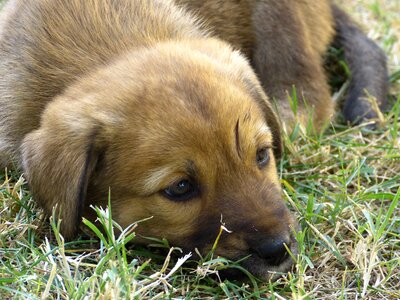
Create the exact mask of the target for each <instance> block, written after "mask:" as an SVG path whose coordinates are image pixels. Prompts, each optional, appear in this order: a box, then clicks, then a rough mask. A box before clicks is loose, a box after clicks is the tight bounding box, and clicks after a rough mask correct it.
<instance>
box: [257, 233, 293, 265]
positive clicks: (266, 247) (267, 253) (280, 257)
mask: <svg viewBox="0 0 400 300" xmlns="http://www.w3.org/2000/svg"><path fill="white" fill-rule="evenodd" d="M287 248H290V240H289V239H288V238H284V237H276V238H268V239H264V240H261V241H259V244H258V245H256V246H255V247H254V248H253V249H252V250H253V251H254V252H255V253H257V255H258V256H260V257H261V258H263V259H265V260H266V261H267V262H268V264H269V265H271V266H278V265H280V264H281V263H282V262H283V261H285V260H286V259H287V258H288V256H289V253H288V252H287V250H286V249H287Z"/></svg>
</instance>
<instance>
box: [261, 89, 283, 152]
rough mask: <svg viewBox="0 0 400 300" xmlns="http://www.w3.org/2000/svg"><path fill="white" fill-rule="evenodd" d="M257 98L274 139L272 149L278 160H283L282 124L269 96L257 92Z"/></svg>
mask: <svg viewBox="0 0 400 300" xmlns="http://www.w3.org/2000/svg"><path fill="white" fill-rule="evenodd" d="M256 95H257V96H256V97H255V99H256V100H257V102H258V104H259V105H260V107H261V109H262V110H263V112H264V116H265V120H266V122H267V124H268V126H269V128H270V129H271V133H272V138H273V143H274V144H273V146H274V148H273V149H272V150H273V151H274V156H275V159H276V160H279V159H281V157H282V152H283V144H282V132H281V124H280V122H279V119H278V115H277V113H276V112H275V110H274V109H273V108H272V105H271V102H270V101H269V99H268V98H267V96H266V95H265V94H264V93H262V92H259V91H258V92H257V94H256Z"/></svg>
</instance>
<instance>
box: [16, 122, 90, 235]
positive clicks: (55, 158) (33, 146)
mask: <svg viewBox="0 0 400 300" xmlns="http://www.w3.org/2000/svg"><path fill="white" fill-rule="evenodd" d="M95 139H96V131H95V130H93V131H91V132H85V133H84V134H81V135H77V134H76V133H75V134H74V133H72V132H70V131H68V129H67V128H60V127H58V128H57V126H55V127H50V126H44V125H42V126H41V127H40V128H39V129H37V130H35V131H33V132H31V133H29V134H28V135H27V136H26V137H25V139H24V140H23V142H22V144H21V152H22V161H23V170H24V173H25V176H26V178H27V180H28V184H29V186H30V188H31V190H32V193H33V197H34V198H35V200H36V201H37V202H38V203H39V204H40V205H41V206H42V207H43V209H44V211H45V212H46V214H48V215H51V214H52V210H53V207H56V216H57V217H58V218H59V219H62V222H61V229H60V231H61V234H62V235H63V236H64V237H65V238H66V239H71V238H73V237H74V236H75V235H76V233H77V231H78V228H79V224H80V223H81V217H82V211H83V209H84V201H85V198H86V190H87V186H88V182H89V177H90V176H91V174H92V173H93V171H94V169H95V165H96V162H97V152H96V149H95V148H96V147H95V144H96V143H95Z"/></svg>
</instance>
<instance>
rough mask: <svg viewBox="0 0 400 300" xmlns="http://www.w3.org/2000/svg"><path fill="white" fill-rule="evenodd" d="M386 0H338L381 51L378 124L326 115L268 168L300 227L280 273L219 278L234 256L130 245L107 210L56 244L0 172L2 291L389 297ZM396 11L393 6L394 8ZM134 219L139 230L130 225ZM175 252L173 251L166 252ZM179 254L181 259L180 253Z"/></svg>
mask: <svg viewBox="0 0 400 300" xmlns="http://www.w3.org/2000/svg"><path fill="white" fill-rule="evenodd" d="M395 2H396V1H393V2H390V1H383V0H382V1H370V0H365V1H346V5H347V8H348V9H349V11H350V12H354V14H355V16H356V17H357V18H358V19H359V20H360V21H363V22H365V21H366V20H368V21H370V23H369V27H368V28H367V32H368V34H369V35H370V36H371V37H373V38H374V39H376V40H377V41H378V42H379V43H380V44H381V46H382V47H383V48H384V49H385V50H386V52H387V53H388V56H389V57H390V64H389V66H390V70H391V74H392V76H391V80H392V90H391V94H392V95H393V99H394V106H393V109H392V110H391V111H390V112H388V113H386V114H385V116H384V117H385V122H386V123H385V125H384V126H383V127H382V128H380V129H377V130H374V131H371V130H368V129H367V127H366V124H364V125H360V126H357V127H348V126H344V125H341V124H340V123H334V124H332V126H330V127H329V128H328V130H327V131H326V132H325V133H324V134H323V135H322V136H318V137H315V136H309V135H306V134H305V133H303V132H302V130H301V129H300V128H298V130H295V131H294V132H293V133H292V134H290V135H288V136H285V143H286V151H285V156H284V157H283V159H282V160H281V162H280V164H279V166H278V168H279V171H280V174H281V180H282V185H283V187H284V191H283V193H284V197H285V199H286V200H287V202H288V205H289V206H290V207H291V209H292V210H293V211H294V213H295V214H296V216H297V218H298V220H299V222H300V223H301V226H302V231H301V232H299V233H298V235H297V240H298V242H299V254H298V256H296V257H295V258H294V259H295V261H296V264H295V266H294V268H293V270H292V272H290V273H289V274H287V275H286V276H284V277H282V278H281V279H279V280H278V281H277V282H261V281H259V280H257V279H255V278H253V277H252V276H251V275H250V274H248V273H246V271H245V270H242V271H243V272H244V273H245V274H247V277H248V278H249V280H248V281H246V282H244V283H243V282H234V281H228V280H222V279H220V278H219V276H218V272H219V271H220V270H223V269H225V268H227V267H228V266H231V267H235V268H240V266H238V265H237V264H235V263H234V262H229V261H227V260H225V259H223V258H220V257H214V256H212V255H209V256H207V257H205V258H204V259H201V260H200V261H193V260H192V258H191V257H189V256H187V253H181V252H180V249H178V248H171V247H170V245H168V242H167V241H161V240H156V239H154V240H152V241H151V243H152V245H151V247H148V248H142V247H138V246H135V245H134V244H133V246H132V245H128V244H127V243H128V242H130V241H133V242H134V241H135V226H136V225H135V226H133V227H132V228H128V229H127V230H125V232H124V234H122V235H121V236H118V235H116V234H114V228H118V225H117V224H115V223H113V222H112V220H111V217H110V214H111V212H110V210H106V211H103V210H99V209H96V212H97V214H98V217H99V220H100V223H101V226H102V227H103V230H102V231H99V230H97V229H96V228H95V227H94V226H93V224H91V223H90V222H88V221H85V225H83V226H82V227H83V228H84V229H85V232H86V233H87V234H84V235H83V236H81V237H80V238H79V239H77V240H75V241H73V242H69V243H65V242H64V241H63V239H62V238H60V236H59V235H58V224H55V223H54V222H51V223H50V224H49V222H47V221H46V220H44V219H43V214H42V211H41V210H40V209H38V208H37V207H36V206H35V204H34V202H33V200H32V199H31V196H30V193H29V190H28V188H27V186H26V185H25V181H24V179H23V177H21V174H19V173H17V172H15V171H13V170H8V171H5V172H0V298H1V299H11V298H12V299H41V298H42V299H131V298H132V299H148V298H187V299H196V298H221V299H239V298H240V299H241V298H243V299H254V298H265V299H360V298H366V299H399V298H400V204H399V201H400V149H399V144H400V134H399V125H400V124H399V121H400V118H399V113H400V82H399V79H400V78H399V77H400V76H399V74H400V46H399V42H398V41H397V40H396V38H397V39H398V38H399V37H400V21H399V20H400V8H399V5H398V4H396V3H395ZM396 8H399V10H396ZM137 226H140V224H138V225H137ZM172 254H174V255H172ZM179 257H180V259H178V258H179Z"/></svg>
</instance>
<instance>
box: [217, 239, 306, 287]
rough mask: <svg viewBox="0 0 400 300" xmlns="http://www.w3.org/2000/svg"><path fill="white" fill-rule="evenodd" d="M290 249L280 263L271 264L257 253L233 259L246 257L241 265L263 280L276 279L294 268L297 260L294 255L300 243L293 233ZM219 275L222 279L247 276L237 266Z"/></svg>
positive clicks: (242, 278)
mask: <svg viewBox="0 0 400 300" xmlns="http://www.w3.org/2000/svg"><path fill="white" fill-rule="evenodd" d="M289 251H290V253H287V255H286V257H285V259H284V260H283V261H281V262H280V263H279V265H272V264H270V263H269V262H268V260H267V259H264V258H262V257H260V256H258V255H257V254H256V253H247V255H246V254H244V255H242V256H241V257H240V258H237V259H234V260H233V261H239V260H240V259H243V257H245V259H243V261H241V262H240V266H241V267H243V268H244V269H245V270H247V271H248V272H250V273H251V274H252V275H253V276H255V277H257V278H258V279H260V280H262V281H270V280H271V281H275V280H277V279H279V278H280V277H281V276H282V275H284V274H286V273H287V272H288V271H290V270H291V269H292V268H293V265H294V262H295V261H294V260H293V257H296V256H297V254H298V253H299V251H298V244H297V241H296V239H295V238H294V236H293V235H292V236H291V246H290V248H289ZM219 275H220V277H221V278H222V279H230V280H245V279H246V277H247V275H246V274H245V273H244V272H243V271H241V270H240V269H237V268H229V269H226V270H222V271H220V272H219Z"/></svg>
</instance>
